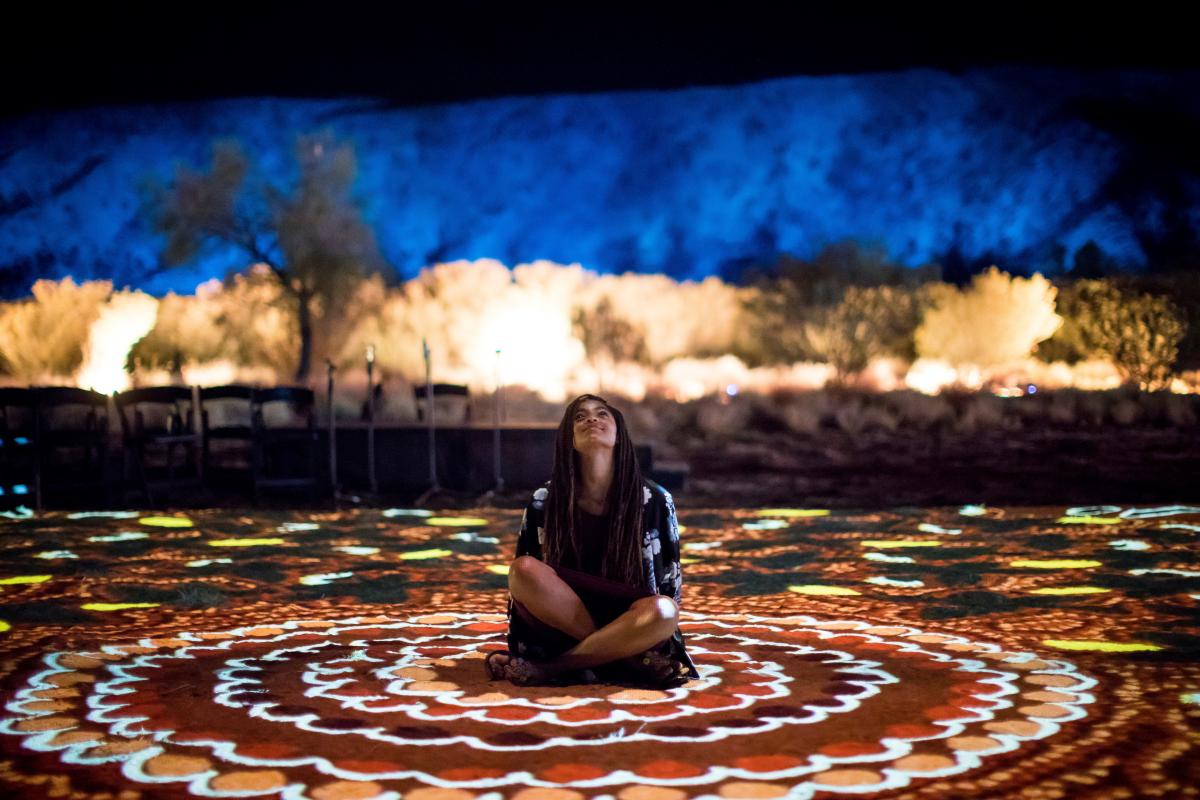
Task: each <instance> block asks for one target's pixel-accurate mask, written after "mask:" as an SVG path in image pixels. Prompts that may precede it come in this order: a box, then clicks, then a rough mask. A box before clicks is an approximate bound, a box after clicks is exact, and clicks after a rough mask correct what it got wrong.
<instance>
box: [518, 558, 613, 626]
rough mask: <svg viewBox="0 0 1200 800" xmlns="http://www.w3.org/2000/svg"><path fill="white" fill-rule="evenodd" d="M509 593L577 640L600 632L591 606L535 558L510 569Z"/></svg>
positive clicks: (543, 619)
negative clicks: (593, 617) (597, 630)
mask: <svg viewBox="0 0 1200 800" xmlns="http://www.w3.org/2000/svg"><path fill="white" fill-rule="evenodd" d="M508 592H509V594H511V595H512V597H513V599H514V600H516V601H517V602H518V603H520V604H521V605H523V606H525V608H527V609H529V611H530V613H532V614H533V615H534V616H535V617H537V618H538V619H540V620H541V621H542V622H544V623H546V624H547V625H549V626H550V627H552V628H557V629H558V630H560V631H562V632H563V633H565V634H567V635H568V636H570V637H571V638H572V639H575V640H583V639H586V638H587V637H588V636H590V635H591V634H592V633H593V632H595V630H596V622H595V620H593V619H592V615H591V614H590V613H589V612H588V610H587V606H585V605H584V604H583V601H582V600H580V599H579V595H577V594H575V590H574V589H572V588H571V587H570V586H568V585H567V583H566V581H564V580H563V579H562V578H560V577H558V573H557V572H555V571H554V568H553V567H551V566H549V565H547V564H545V563H544V562H542V561H539V560H537V559H536V558H534V557H533V556H521V557H519V558H517V559H516V560H514V561H513V562H512V564H510V565H509V568H508Z"/></svg>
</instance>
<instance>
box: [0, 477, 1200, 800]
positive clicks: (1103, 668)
mask: <svg viewBox="0 0 1200 800" xmlns="http://www.w3.org/2000/svg"><path fill="white" fill-rule="evenodd" d="M1190 497H1191V499H1196V498H1195V494H1194V492H1193V493H1192V494H1191V495H1190ZM1177 499H1179V500H1184V499H1187V498H1186V497H1180V498H1177ZM519 517H520V510H519V509H516V508H513V507H499V508H498V507H477V508H472V509H463V510H458V511H442V512H430V511H421V510H405V509H390V510H387V511H379V510H349V511H342V512H329V511H289V510H279V509H277V510H262V509H260V510H257V511H252V512H243V511H227V510H224V511H223V510H195V511H192V512H189V513H186V514H184V513H163V512H161V511H158V512H155V511H150V510H135V511H126V512H116V513H115V514H114V513H110V514H108V515H96V514H92V513H86V512H85V513H82V514H75V515H70V514H67V513H62V512H58V513H53V514H49V515H46V516H42V517H36V518H27V519H18V520H0V700H2V701H3V704H4V709H3V711H0V796H2V797H13V798H25V797H29V798H48V797H71V798H77V799H78V800H87V799H89V798H93V799H94V800H102V799H103V800H113V799H114V798H121V799H122V800H135V798H136V799H138V800H141V799H142V798H145V799H146V800H150V799H151V798H169V797H191V796H206V797H283V798H293V797H295V798H300V797H306V798H308V797H311V798H315V799H316V800H334V799H335V798H355V799H357V800H365V799H366V798H391V799H392V800H395V799H396V798H399V797H401V796H402V797H404V798H413V799H414V800H433V799H435V798H436V799H437V800H466V798H471V797H486V798H489V799H490V800H507V799H508V798H513V799H514V800H583V798H587V797H603V798H616V799H617V800H685V798H689V797H705V798H745V797H754V798H762V797H794V798H807V797H813V796H816V797H832V796H834V795H839V794H852V795H855V796H864V793H865V795H867V796H880V797H904V798H963V797H1014V798H1083V799H1085V800H1100V798H1113V797H1130V798H1132V797H1194V796H1196V794H1197V791H1198V790H1197V787H1200V753H1198V752H1197V742H1200V546H1198V545H1197V537H1198V536H1200V508H1196V507H1185V506H1171V507H1165V506H1160V507H1151V506H1145V505H1143V506H1139V507H1129V506H1126V505H1124V504H1119V503H1110V504H1108V505H1106V506H1103V507H1092V508H1068V507H1066V506H1064V505H1062V504H1058V505H1054V506H1048V507H1041V508H1031V507H1020V508H1017V507H1009V508H1005V507H996V506H987V507H979V506H971V507H959V506H951V507H941V508H907V509H903V510H893V511H853V510H844V511H833V512H830V511H828V510H826V509H822V508H815V507H812V506H797V505H790V506H788V507H783V508H774V509H764V508H762V507H760V506H756V505H750V504H747V505H746V506H745V507H742V508H729V507H725V508H705V507H703V506H700V505H698V504H692V505H689V506H687V507H684V508H682V509H681V515H680V521H681V523H682V525H683V528H682V536H681V538H682V543H683V553H684V555H685V563H684V565H683V568H684V601H683V615H682V618H681V620H680V627H681V629H682V631H683V633H684V637H685V642H686V645H687V648H688V651H689V653H690V654H691V655H692V658H693V659H694V661H695V662H696V665H697V668H698V670H699V673H700V677H699V679H694V680H692V681H690V682H689V683H688V684H686V685H684V686H681V687H678V688H675V689H670V690H666V691H657V690H648V689H643V688H636V687H630V686H619V685H610V684H603V683H601V684H591V685H576V686H557V687H534V688H524V689H521V688H517V687H514V686H512V685H509V684H507V683H501V682H497V681H490V680H488V679H487V677H486V675H485V672H484V670H483V668H482V658H483V656H484V655H485V653H486V652H487V651H489V650H492V649H497V648H501V647H503V646H504V633H505V630H506V624H505V615H504V611H505V599H506V592H505V587H506V580H507V579H506V572H507V564H508V562H509V560H510V559H511V557H512V553H513V547H514V541H513V539H514V531H515V529H516V527H517V523H518V521H519Z"/></svg>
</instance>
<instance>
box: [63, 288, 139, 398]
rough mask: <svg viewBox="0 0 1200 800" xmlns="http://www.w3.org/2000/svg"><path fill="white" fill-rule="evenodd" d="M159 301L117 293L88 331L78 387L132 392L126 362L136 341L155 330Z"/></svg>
mask: <svg viewBox="0 0 1200 800" xmlns="http://www.w3.org/2000/svg"><path fill="white" fill-rule="evenodd" d="M157 318H158V300H156V299H154V298H153V297H151V296H150V295H148V294H144V293H143V292H115V293H114V294H113V295H112V297H111V298H109V301H108V302H107V303H106V304H104V306H103V307H102V308H101V309H100V316H99V317H97V318H96V321H95V322H93V323H92V327H91V329H90V330H89V331H88V342H87V345H86V346H85V347H84V359H83V365H82V366H81V367H80V368H79V372H78V373H77V374H76V377H75V383H76V384H77V385H79V386H81V387H83V388H85V389H91V390H93V391H97V392H100V393H101V394H111V393H113V392H119V391H122V390H124V389H127V388H129V373H127V372H126V371H125V359H126V357H127V356H128V355H129V351H130V349H132V348H133V346H134V345H135V344H137V341H138V340H139V339H141V338H142V337H143V336H145V335H146V334H147V333H149V332H150V330H151V329H152V328H153V327H154V323H155V321H156V320H157Z"/></svg>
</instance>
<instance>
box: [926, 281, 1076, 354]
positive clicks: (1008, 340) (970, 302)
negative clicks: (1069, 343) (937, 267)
mask: <svg viewBox="0 0 1200 800" xmlns="http://www.w3.org/2000/svg"><path fill="white" fill-rule="evenodd" d="M933 292H934V296H933V301H932V304H933V306H932V308H930V309H929V311H927V312H926V313H925V317H924V319H923V320H922V321H921V324H920V326H919V327H918V328H917V331H916V345H917V353H918V354H919V355H921V356H922V357H925V358H940V359H943V360H945V361H948V362H949V363H950V364H952V365H954V366H955V367H957V368H959V369H960V370H961V369H963V368H964V367H969V366H975V367H989V366H993V365H997V364H1003V363H1005V362H1008V361H1015V360H1017V359H1021V358H1025V357H1026V356H1028V355H1029V354H1030V352H1031V351H1032V350H1033V348H1034V346H1035V345H1036V344H1037V343H1038V342H1040V341H1042V340H1043V339H1046V338H1048V337H1049V336H1050V335H1051V334H1053V333H1054V331H1055V330H1057V329H1058V327H1059V325H1060V324H1061V322H1062V320H1061V318H1060V317H1059V316H1058V315H1057V314H1055V313H1054V295H1055V289H1054V287H1053V286H1051V285H1050V282H1049V281H1047V280H1046V279H1045V278H1043V277H1042V276H1041V275H1034V276H1033V277H1032V278H1020V277H1016V278H1014V277H1013V276H1011V275H1009V274H1008V273H1006V272H1001V271H1000V270H999V269H997V268H996V267H992V268H990V269H989V270H987V271H986V272H982V273H980V274H979V275H976V276H975V278H974V279H973V280H972V281H971V285H970V286H969V287H967V288H966V289H965V290H958V289H955V288H954V287H951V286H945V285H943V286H938V287H936V288H935V289H934V290H933Z"/></svg>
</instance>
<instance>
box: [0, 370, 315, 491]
mask: <svg viewBox="0 0 1200 800" xmlns="http://www.w3.org/2000/svg"><path fill="white" fill-rule="evenodd" d="M111 415H115V416H116V418H117V420H118V422H119V426H120V433H119V435H117V432H116V430H114V428H113V426H112V425H111V424H110V416H111ZM118 446H119V451H120V462H121V475H120V478H121V480H120V485H121V489H122V490H123V492H124V497H125V498H128V496H129V495H130V494H132V493H134V492H140V494H141V495H142V496H143V497H144V498H145V500H146V502H147V503H148V504H153V503H154V502H155V499H156V493H158V492H159V491H161V490H164V489H169V490H172V491H174V490H186V489H189V488H193V487H199V486H201V485H209V486H211V485H214V484H215V485H226V486H228V485H230V484H242V485H244V484H245V483H246V482H247V481H248V482H249V484H250V486H251V489H252V491H253V493H254V497H255V501H256V502H257V501H258V499H259V497H260V493H261V491H262V490H264V489H272V488H317V487H318V486H319V483H320V481H319V476H318V472H317V463H318V461H317V449H318V442H317V429H316V413H315V401H314V395H313V392H312V390H311V389H307V388H304V387H275V388H268V389H261V388H255V387H250V386H240V385H233V386H214V387H204V388H199V389H196V388H193V387H184V386H156V387H149V388H143V389H132V390H129V391H126V392H119V393H115V394H113V395H112V396H111V398H110V397H109V396H106V395H103V394H100V393H98V392H93V391H89V390H86V389H77V388H71V387H37V388H2V389H0V506H3V505H7V506H13V505H17V504H26V503H28V502H29V501H30V500H32V501H33V503H34V505H35V507H37V508H39V509H40V508H41V507H42V504H43V496H44V495H63V494H66V493H76V492H80V491H83V490H85V489H87V490H93V491H94V493H96V494H98V495H100V497H101V498H102V500H103V502H104V503H105V504H106V505H109V504H111V502H112V494H113V488H114V486H113V484H114V482H115V481H114V475H113V469H112V468H113V466H114V465H113V463H112V462H113V461H114V460H115V459H114V457H113V456H114V455H115V453H114V452H113V449H114V447H118Z"/></svg>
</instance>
